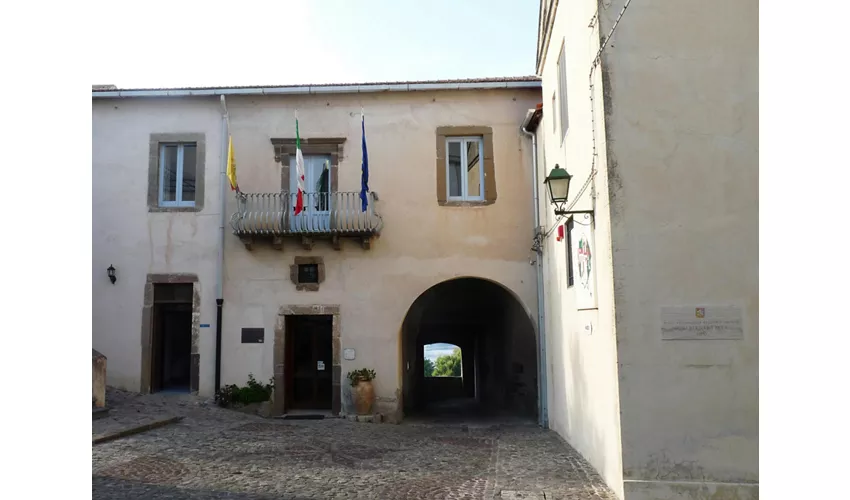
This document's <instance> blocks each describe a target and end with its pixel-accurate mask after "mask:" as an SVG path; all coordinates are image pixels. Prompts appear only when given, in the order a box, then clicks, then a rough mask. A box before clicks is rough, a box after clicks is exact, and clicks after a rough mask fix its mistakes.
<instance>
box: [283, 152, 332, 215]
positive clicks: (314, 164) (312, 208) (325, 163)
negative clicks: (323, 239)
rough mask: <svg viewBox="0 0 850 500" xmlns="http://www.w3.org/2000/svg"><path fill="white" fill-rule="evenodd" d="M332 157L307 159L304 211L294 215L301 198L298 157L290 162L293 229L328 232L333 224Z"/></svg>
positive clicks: (318, 156) (317, 156) (292, 157)
mask: <svg viewBox="0 0 850 500" xmlns="http://www.w3.org/2000/svg"><path fill="white" fill-rule="evenodd" d="M330 167H331V157H330V155H309V156H306V155H305V156H304V190H305V191H306V192H305V193H304V211H303V212H301V213H300V214H298V215H295V204H296V200H297V195H298V169H297V168H296V166H295V155H292V156H290V160H289V172H290V174H289V179H290V180H289V192H290V200H289V206H290V207H291V208H290V210H289V217H290V226H289V227H291V228H292V229H294V230H298V231H304V232H328V231H329V230H330V221H331V212H330V209H331V196H330V193H331V189H330V188H331V171H330Z"/></svg>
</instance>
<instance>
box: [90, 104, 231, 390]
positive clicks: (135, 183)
mask: <svg viewBox="0 0 850 500" xmlns="http://www.w3.org/2000/svg"><path fill="white" fill-rule="evenodd" d="M220 116H221V115H220V114H219V111H218V102H217V100H215V99H211V98H195V99H174V98H172V99H109V100H95V99H93V100H92V347H93V348H95V349H97V350H99V351H100V352H102V353H103V354H104V355H105V356H106V357H107V358H108V362H107V370H108V371H107V383H108V384H110V385H114V386H117V387H121V388H124V389H128V390H139V387H140V383H141V319H142V306H143V292H144V287H145V281H146V278H147V274H148V273H195V274H197V275H198V279H199V282H200V287H201V318H200V322H201V323H202V324H205V323H206V324H210V328H202V329H201V332H200V335H201V336H200V363H201V364H200V373H199V376H200V386H199V390H200V392H201V394H205V395H211V394H212V393H213V374H214V371H213V370H214V353H215V337H214V335H215V270H216V255H217V254H216V234H217V229H218V215H219V213H220V211H219V209H218V207H219V204H218V202H217V200H218V199H219V194H218V193H219V186H220V184H219V178H218V175H217V172H218V171H219V165H220V144H221V143H220V142H219V140H220V137H219V136H220V133H221V128H220V123H221V121H220ZM180 132H195V133H204V134H205V136H206V177H205V195H204V208H203V210H202V211H201V212H198V213H149V212H148V206H147V190H148V156H149V149H148V148H149V142H150V134H151V133H180ZM110 264H112V265H113V266H115V268H116V270H117V271H116V275H117V276H118V281H117V282H116V283H115V285H112V284H111V283H110V282H109V279H108V278H107V276H106V268H107V267H109V265H110Z"/></svg>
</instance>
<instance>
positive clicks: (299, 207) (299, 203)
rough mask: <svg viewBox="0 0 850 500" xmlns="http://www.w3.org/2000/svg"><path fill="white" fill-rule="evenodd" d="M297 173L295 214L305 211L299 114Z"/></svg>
mask: <svg viewBox="0 0 850 500" xmlns="http://www.w3.org/2000/svg"><path fill="white" fill-rule="evenodd" d="M295 175H297V176H298V177H297V179H298V194H297V195H296V197H295V215H298V214H300V213H301V212H303V211H304V154H303V153H301V136H300V135H299V134H298V115H295Z"/></svg>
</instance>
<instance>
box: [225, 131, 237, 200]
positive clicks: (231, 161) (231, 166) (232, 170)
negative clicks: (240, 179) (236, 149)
mask: <svg viewBox="0 0 850 500" xmlns="http://www.w3.org/2000/svg"><path fill="white" fill-rule="evenodd" d="M228 141H229V142H228V144H227V178H228V179H230V189H231V190H232V191H239V184H238V183H237V182H236V157H235V156H234V155H233V136H229V137H228Z"/></svg>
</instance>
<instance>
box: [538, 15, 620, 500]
mask: <svg viewBox="0 0 850 500" xmlns="http://www.w3.org/2000/svg"><path fill="white" fill-rule="evenodd" d="M595 11H596V2H595V1H592V0H582V1H578V2H563V1H562V2H559V4H558V9H557V12H556V16H555V20H554V25H553V30H552V35H551V38H550V41H549V47H548V50H547V51H546V58H545V62H544V64H543V67H542V71H541V76H542V79H543V116H544V118H543V120H542V122H541V123H540V126H539V128H538V141H539V142H540V144H539V146H538V147H539V148H540V151H539V154H540V155H541V156H542V158H539V160H538V177H539V179H540V182H541V186H539V187H540V189H541V196H540V200H539V201H540V213H541V224H542V225H543V228H544V230H546V231H550V230H551V234H550V235H549V237H548V238H547V239H546V240H545V244H544V247H543V252H544V253H543V272H544V296H545V301H546V302H545V314H546V330H547V331H546V340H547V358H548V359H547V362H548V367H547V368H548V373H547V386H548V389H547V393H548V398H549V426H550V428H552V429H553V430H555V431H556V432H558V434H560V435H561V436H562V437H564V439H566V440H567V441H568V442H569V443H570V444H571V445H572V446H574V447H575V448H576V449H577V450H578V451H579V452H580V453H581V454H582V455H583V456H584V457H585V458H586V459H587V460H588V461H589V462H590V463H591V464H592V465H593V466H594V467H595V468H596V470H597V471H598V472H599V473H600V475H602V477H603V478H604V479H605V481H606V482H607V483H608V485H610V486H611V487H612V488H613V489H614V490H615V492H616V493H617V494H618V495H619V496H620V497H621V498H622V496H623V489H622V462H621V443H620V413H619V411H620V410H619V400H618V379H617V343H616V337H615V331H614V302H613V293H614V290H613V277H612V263H611V262H612V253H611V245H610V217H609V207H608V193H607V189H606V187H605V186H606V184H607V181H608V179H607V172H606V170H605V163H606V155H605V149H604V148H605V143H604V138H605V134H604V114H603V111H602V85H601V76H600V73H599V72H598V71H597V72H595V73H594V80H593V82H594V85H595V92H594V93H595V96H596V97H595V99H596V106H595V107H596V113H595V120H596V128H595V131H594V130H593V128H592V127H591V101H590V89H589V84H590V81H589V73H590V68H591V63H592V61H593V58H594V57H595V56H596V52H597V50H598V48H599V33H598V26H597V27H594V28H590V27H588V24H589V23H590V20H591V18H592V16H593V14H594V13H595ZM562 42H563V43H564V44H565V47H566V63H567V92H568V106H569V123H570V127H569V131H568V134H567V136H566V138H565V139H564V140H563V142H562V140H561V132H560V116H559V115H557V113H558V108H557V107H556V108H555V110H554V111H555V114H556V116H553V108H552V95H553V94H556V95H557V93H558V56H559V54H560V51H561V45H562ZM556 106H557V101H556ZM553 120H557V123H558V126H557V130H556V131H553ZM594 133H595V135H596V140H597V144H598V147H599V149H598V156H597V159H596V163H595V168H596V169H597V170H596V175H595V177H594V178H593V184H592V185H591V186H589V187H588V189H587V190H586V191H585V192H584V194H582V195H581V196H580V197H579V198H578V199H579V202H578V203H577V204H576V205H575V206H574V207H573V210H589V209H592V208H594V200H593V198H592V196H591V193H592V192H593V188H594V186H595V190H596V199H595V238H594V239H595V249H594V250H595V252H594V254H595V255H594V257H593V258H594V261H593V265H594V266H595V268H596V282H597V285H596V287H597V298H598V299H597V306H598V307H597V309H596V310H582V311H579V310H577V304H576V297H575V288H574V287H568V286H567V252H568V251H569V249H568V248H567V239H566V238H564V239H563V240H562V241H560V242H558V241H556V236H557V225H560V224H566V222H567V220H566V219H564V218H556V217H555V215H554V209H553V207H552V205H551V204H550V202H549V198H548V193H547V192H546V188H545V186H543V185H542V182H543V179H545V177H546V175H548V173H549V171H550V170H551V169H552V168H554V166H555V164H559V165H560V166H561V167H563V168H566V169H567V171H568V172H569V173H570V174H571V175H572V176H573V180H572V184H571V188H570V200H573V199H574V198H575V197H576V196H577V195H578V193H579V191H580V190H581V188H582V186H583V185H584V184H585V182H586V181H587V180H588V179H589V178H590V176H591V171H592V169H593V168H594V160H593V149H592V138H593V136H592V134H594ZM565 230H566V227H565ZM576 286H578V279H576ZM588 326H589V327H591V330H590V331H588V330H586V329H585V328H586V327H588Z"/></svg>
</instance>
